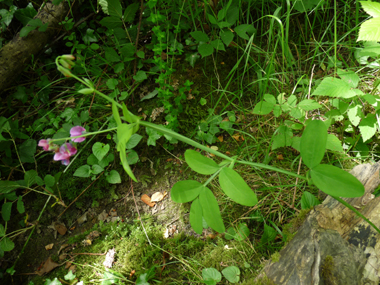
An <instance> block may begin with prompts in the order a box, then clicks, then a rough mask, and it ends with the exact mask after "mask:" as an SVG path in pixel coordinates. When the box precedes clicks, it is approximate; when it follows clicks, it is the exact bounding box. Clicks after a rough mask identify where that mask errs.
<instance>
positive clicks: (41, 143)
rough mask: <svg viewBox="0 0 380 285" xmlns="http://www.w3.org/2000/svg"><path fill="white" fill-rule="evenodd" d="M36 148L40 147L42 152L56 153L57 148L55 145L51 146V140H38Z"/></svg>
mask: <svg viewBox="0 0 380 285" xmlns="http://www.w3.org/2000/svg"><path fill="white" fill-rule="evenodd" d="M38 146H40V147H42V148H43V149H44V151H54V152H57V151H58V148H59V147H58V146H57V145H56V144H53V143H52V142H51V139H47V140H40V141H39V142H38Z"/></svg>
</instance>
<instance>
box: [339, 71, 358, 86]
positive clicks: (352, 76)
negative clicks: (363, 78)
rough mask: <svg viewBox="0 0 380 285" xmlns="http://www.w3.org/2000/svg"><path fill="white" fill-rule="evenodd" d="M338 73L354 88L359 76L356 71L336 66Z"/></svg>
mask: <svg viewBox="0 0 380 285" xmlns="http://www.w3.org/2000/svg"><path fill="white" fill-rule="evenodd" d="M337 73H338V75H339V77H340V78H342V79H343V81H344V82H346V83H347V84H348V85H349V86H350V87H352V88H356V87H357V86H358V84H359V81H360V78H359V75H358V74H357V73H355V72H354V71H352V70H343V69H340V68H338V72H337Z"/></svg>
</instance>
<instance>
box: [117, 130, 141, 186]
mask: <svg viewBox="0 0 380 285" xmlns="http://www.w3.org/2000/svg"><path fill="white" fill-rule="evenodd" d="M130 131H132V130H131V129H130ZM131 134H132V132H131ZM119 147H120V150H119V153H120V161H121V164H122V165H123V168H124V170H125V172H126V173H127V174H128V175H129V177H131V178H132V179H133V181H135V182H137V179H136V177H135V175H134V174H133V172H132V170H131V168H130V167H129V164H128V160H127V153H126V152H125V142H119Z"/></svg>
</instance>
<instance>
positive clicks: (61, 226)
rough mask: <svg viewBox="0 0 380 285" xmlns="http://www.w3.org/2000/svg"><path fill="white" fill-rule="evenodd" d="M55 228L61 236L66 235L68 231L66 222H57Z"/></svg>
mask: <svg viewBox="0 0 380 285" xmlns="http://www.w3.org/2000/svg"><path fill="white" fill-rule="evenodd" d="M54 228H55V230H56V231H57V232H58V233H59V234H60V235H61V236H63V235H65V234H66V232H67V228H66V226H65V224H64V223H61V222H55V224H54Z"/></svg>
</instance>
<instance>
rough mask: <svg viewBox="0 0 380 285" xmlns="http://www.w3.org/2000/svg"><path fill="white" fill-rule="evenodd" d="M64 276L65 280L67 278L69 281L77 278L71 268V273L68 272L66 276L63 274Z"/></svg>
mask: <svg viewBox="0 0 380 285" xmlns="http://www.w3.org/2000/svg"><path fill="white" fill-rule="evenodd" d="M63 278H65V280H67V281H72V280H74V279H75V275H74V274H73V272H72V271H71V270H70V271H69V273H67V274H66V275H65V276H63Z"/></svg>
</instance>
